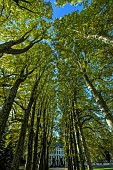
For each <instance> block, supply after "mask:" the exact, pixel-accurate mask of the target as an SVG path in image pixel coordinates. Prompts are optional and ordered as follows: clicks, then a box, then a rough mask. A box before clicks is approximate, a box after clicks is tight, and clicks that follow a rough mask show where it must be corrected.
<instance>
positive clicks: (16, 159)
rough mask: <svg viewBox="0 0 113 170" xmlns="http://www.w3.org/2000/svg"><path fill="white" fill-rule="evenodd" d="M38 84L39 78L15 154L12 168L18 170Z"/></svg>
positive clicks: (25, 116)
mask: <svg viewBox="0 0 113 170" xmlns="http://www.w3.org/2000/svg"><path fill="white" fill-rule="evenodd" d="M37 86H38V80H36V81H35V84H34V87H33V90H32V92H31V96H30V100H29V103H28V106H27V109H26V110H25V114H24V119H23V123H22V126H21V131H20V135H19V140H18V143H17V147H16V151H15V154H14V158H13V162H12V167H11V170H18V169H19V164H20V159H21V157H22V154H23V147H24V141H25V136H26V130H27V127H28V120H29V115H30V111H31V107H32V104H33V102H34V98H35V94H36V90H37Z"/></svg>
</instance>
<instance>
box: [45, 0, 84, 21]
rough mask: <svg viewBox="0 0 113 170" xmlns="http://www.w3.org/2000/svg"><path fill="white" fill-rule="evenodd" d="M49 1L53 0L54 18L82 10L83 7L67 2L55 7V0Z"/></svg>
mask: <svg viewBox="0 0 113 170" xmlns="http://www.w3.org/2000/svg"><path fill="white" fill-rule="evenodd" d="M48 1H49V2H51V4H52V7H53V20H54V19H55V18H60V17H63V16H64V15H66V14H69V13H72V12H73V11H75V10H76V11H79V12H80V11H81V10H82V8H83V7H82V6H81V5H77V6H74V5H70V4H69V3H67V4H66V5H65V6H63V7H55V4H54V0H48Z"/></svg>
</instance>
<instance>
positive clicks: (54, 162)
mask: <svg viewBox="0 0 113 170" xmlns="http://www.w3.org/2000/svg"><path fill="white" fill-rule="evenodd" d="M66 165H67V163H66V159H65V155H64V148H63V144H61V143H60V142H56V143H55V144H53V146H52V147H51V150H50V154H49V166H50V167H65V166H66Z"/></svg>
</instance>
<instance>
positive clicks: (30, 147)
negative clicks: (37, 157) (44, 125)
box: [25, 100, 36, 170]
mask: <svg viewBox="0 0 113 170" xmlns="http://www.w3.org/2000/svg"><path fill="white" fill-rule="evenodd" d="M35 107H36V100H35V101H34V105H33V110H32V116H31V124H30V129H29V137H28V153H27V161H26V166H25V170H31V166H32V153H33V136H34V131H33V125H34V117H35Z"/></svg>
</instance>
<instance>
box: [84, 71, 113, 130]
mask: <svg viewBox="0 0 113 170" xmlns="http://www.w3.org/2000/svg"><path fill="white" fill-rule="evenodd" d="M83 76H84V80H85V83H86V85H87V87H88V89H89V90H90V91H91V92H92V94H93V97H94V99H95V101H96V102H97V104H98V105H99V106H100V108H101V110H102V112H103V115H104V117H105V120H106V122H107V124H108V126H109V127H110V129H111V130H113V116H112V114H111V113H110V110H109V108H108V106H107V104H106V102H105V101H104V99H103V97H102V95H101V93H99V92H98V91H97V90H96V89H95V87H94V86H93V84H92V82H91V81H90V80H89V77H88V76H87V75H86V74H83Z"/></svg>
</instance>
